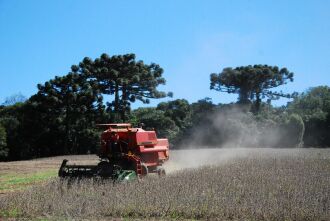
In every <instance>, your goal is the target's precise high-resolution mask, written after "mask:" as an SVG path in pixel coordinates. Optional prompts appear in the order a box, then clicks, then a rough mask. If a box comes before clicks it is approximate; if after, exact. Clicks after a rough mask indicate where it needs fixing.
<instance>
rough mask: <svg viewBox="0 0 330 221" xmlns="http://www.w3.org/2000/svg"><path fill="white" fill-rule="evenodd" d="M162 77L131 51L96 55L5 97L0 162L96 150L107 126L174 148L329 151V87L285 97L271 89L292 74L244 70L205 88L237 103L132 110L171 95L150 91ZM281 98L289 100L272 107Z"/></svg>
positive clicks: (224, 74) (180, 102) (177, 102)
mask: <svg viewBox="0 0 330 221" xmlns="http://www.w3.org/2000/svg"><path fill="white" fill-rule="evenodd" d="M162 74H163V69H162V68H161V66H160V65H158V64H155V63H151V64H145V63H144V62H143V61H137V60H136V59H135V55H134V54H126V55H118V56H111V57H110V56H109V55H107V54H102V55H101V56H100V57H99V58H96V59H91V58H88V57H86V58H84V59H83V60H82V61H81V62H80V63H79V64H77V65H72V67H71V70H70V71H69V72H68V73H67V74H66V75H63V76H56V77H54V78H53V79H50V80H49V81H47V82H45V83H44V84H38V85H37V87H38V92H37V93H36V94H34V95H32V96H31V97H30V98H28V99H24V98H23V97H22V96H20V95H14V96H12V97H9V98H7V99H6V101H5V102H4V103H3V105H1V106H0V160H4V161H7V160H22V159H31V158H37V157H47V156H55V155H64V154H86V153H97V150H98V148H99V135H100V132H101V130H102V128H98V127H97V126H96V124H98V123H110V122H131V123H132V124H133V125H135V126H137V125H138V124H140V123H144V125H145V126H144V128H145V129H155V130H156V132H157V134H158V137H167V138H169V140H170V143H171V148H176V149H179V148H187V147H190V146H193V147H200V148H202V147H224V146H225V147H235V146H236V147H329V146H330V136H328V135H329V134H330V87H329V86H318V87H313V88H309V89H307V90H306V91H305V92H304V93H300V94H298V93H293V94H285V93H283V92H282V91H276V88H277V87H279V86H281V85H284V84H287V83H290V82H292V81H293V80H294V74H293V73H292V72H290V71H289V70H287V69H286V68H279V67H277V66H268V65H249V66H244V67H236V68H225V69H223V70H222V71H221V72H220V73H212V74H210V89H211V90H216V91H219V92H224V93H235V94H238V100H237V102H233V103H230V104H221V103H220V104H214V103H213V102H212V100H211V99H210V98H208V97H205V95H201V99H200V100H199V101H197V102H194V103H189V102H188V101H187V100H186V99H172V100H170V101H167V102H161V103H159V104H158V105H157V106H156V107H140V108H137V109H134V110H132V109H131V103H133V102H136V101H140V102H142V103H144V104H148V103H149V101H150V99H158V98H164V97H172V96H173V93H171V92H163V91H159V90H158V89H157V88H158V86H159V85H164V84H165V83H166V80H165V79H164V78H163V77H162ZM182 85H183V87H184V82H183V84H182ZM196 90H198V88H196ZM219 96H220V94H219ZM203 97H204V98H203ZM280 97H286V98H291V100H292V101H291V102H288V103H287V105H285V106H281V107H274V106H273V105H272V104H271V101H272V100H276V99H279V98H280Z"/></svg>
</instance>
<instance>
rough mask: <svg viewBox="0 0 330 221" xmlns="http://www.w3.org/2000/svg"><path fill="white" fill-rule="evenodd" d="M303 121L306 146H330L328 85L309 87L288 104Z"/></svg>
mask: <svg viewBox="0 0 330 221" xmlns="http://www.w3.org/2000/svg"><path fill="white" fill-rule="evenodd" d="M288 110H289V111H290V112H291V113H298V114H299V115H300V116H302V119H303V120H304V123H305V127H306V128H305V134H304V143H305V145H307V146H330V137H329V134H330V87H328V86H319V87H314V88H310V89H309V90H308V91H306V92H305V93H302V94H301V95H299V96H298V97H296V98H295V99H294V101H293V102H292V103H290V104H289V105H288Z"/></svg>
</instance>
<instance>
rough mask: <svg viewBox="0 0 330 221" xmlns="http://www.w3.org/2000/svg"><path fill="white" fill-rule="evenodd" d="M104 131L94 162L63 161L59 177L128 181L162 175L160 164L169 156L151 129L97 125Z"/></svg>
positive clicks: (123, 125) (163, 141)
mask: <svg viewBox="0 0 330 221" xmlns="http://www.w3.org/2000/svg"><path fill="white" fill-rule="evenodd" d="M98 126H100V127H105V128H106V130H105V131H103V132H102V134H101V148H100V151H99V154H98V156H99V157H100V162H99V163H98V164H97V165H68V164H67V162H68V161H67V160H63V162H62V165H61V167H60V170H59V176H60V177H103V178H112V179H114V180H131V179H134V178H136V177H142V176H145V175H147V174H148V173H158V174H159V175H165V170H164V169H163V167H162V165H163V163H164V162H165V161H167V160H168V159H169V142H168V140H167V139H158V138H157V136H156V132H155V131H154V130H150V131H146V130H144V129H143V128H142V127H140V128H133V127H132V125H131V124H128V123H122V124H99V125H98Z"/></svg>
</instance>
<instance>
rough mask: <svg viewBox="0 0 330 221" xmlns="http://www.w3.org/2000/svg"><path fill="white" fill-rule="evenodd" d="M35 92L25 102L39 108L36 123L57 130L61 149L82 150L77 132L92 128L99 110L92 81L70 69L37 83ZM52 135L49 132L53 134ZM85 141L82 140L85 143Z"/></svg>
mask: <svg viewBox="0 0 330 221" xmlns="http://www.w3.org/2000/svg"><path fill="white" fill-rule="evenodd" d="M38 89H39V91H38V93H37V94H36V95H34V96H32V97H31V98H30V100H29V102H30V103H31V104H32V105H33V106H35V107H36V108H35V109H36V111H38V112H39V114H38V116H39V118H40V123H42V122H44V124H45V126H46V127H48V128H50V131H51V133H57V134H58V135H60V136H61V137H62V138H63V139H61V140H63V143H57V142H58V141H54V143H55V144H56V143H57V145H58V146H62V147H63V150H62V152H64V153H83V152H85V151H84V150H83V149H82V148H83V147H82V145H84V144H82V142H80V137H81V136H80V135H81V133H84V131H86V130H88V129H90V128H92V127H93V126H94V124H95V121H97V118H98V116H100V115H101V114H102V112H103V104H102V96H101V95H100V94H99V92H98V89H97V85H96V83H95V82H94V81H91V82H88V81H86V80H85V79H84V78H83V77H82V76H81V75H79V74H76V73H72V72H70V73H69V74H68V75H66V76H63V77H55V79H52V80H50V81H47V82H46V83H45V84H44V85H41V84H39V85H38ZM54 137H56V136H52V138H54ZM85 145H86V144H85Z"/></svg>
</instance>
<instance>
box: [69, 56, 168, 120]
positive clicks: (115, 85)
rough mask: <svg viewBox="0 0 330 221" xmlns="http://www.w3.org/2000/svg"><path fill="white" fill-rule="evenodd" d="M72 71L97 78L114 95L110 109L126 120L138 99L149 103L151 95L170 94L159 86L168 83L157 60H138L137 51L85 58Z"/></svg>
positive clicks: (161, 96)
mask: <svg viewBox="0 0 330 221" xmlns="http://www.w3.org/2000/svg"><path fill="white" fill-rule="evenodd" d="M72 71H74V72H75V73H81V74H82V75H84V76H85V77H86V78H88V79H89V80H95V81H97V82H98V83H99V87H100V92H101V93H102V94H105V95H112V96H114V99H113V101H112V102H110V103H108V108H109V110H113V111H114V112H115V113H116V114H117V115H118V114H120V119H121V120H122V121H125V120H126V118H127V116H126V115H127V114H126V113H127V112H129V111H130V104H131V103H133V102H135V101H136V100H139V101H141V102H143V103H149V99H151V98H163V97H166V93H164V92H162V91H158V90H157V87H158V85H161V84H165V79H164V78H163V77H162V74H163V69H162V68H161V67H160V66H159V65H158V64H155V63H151V64H150V65H147V64H144V62H143V61H136V60H135V54H125V55H118V56H112V57H109V55H107V54H102V55H101V57H100V58H96V59H95V60H94V61H93V60H92V59H90V58H84V59H83V61H82V62H81V63H80V64H79V65H78V66H73V67H72ZM168 95H169V96H171V93H169V94H168Z"/></svg>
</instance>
